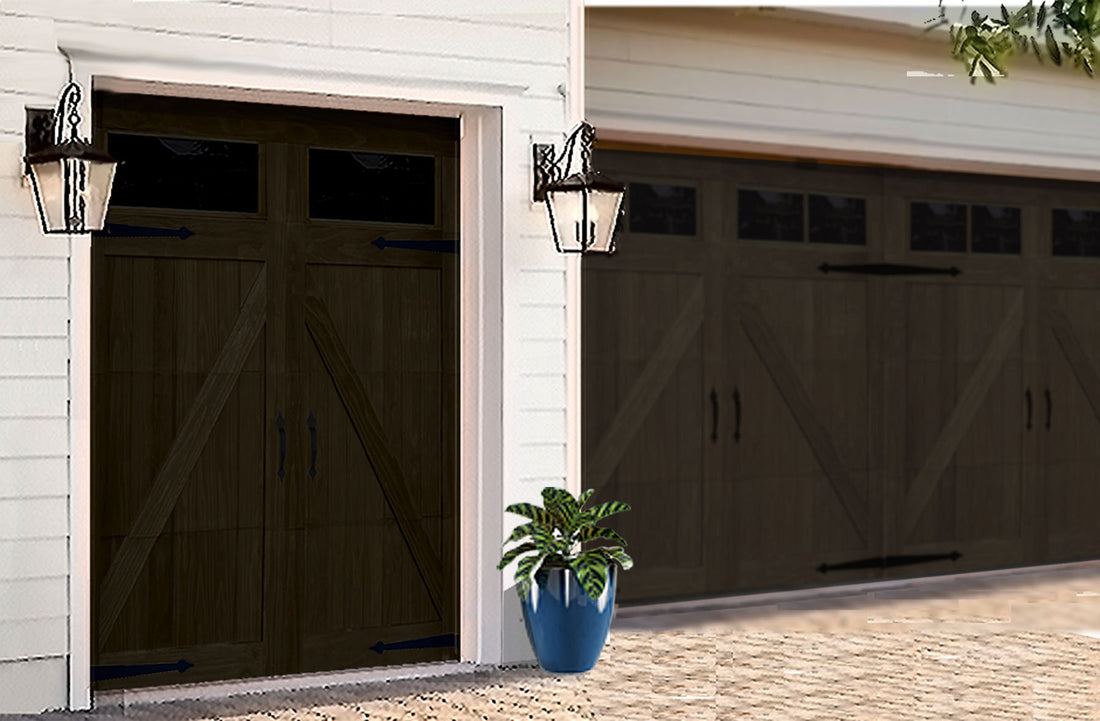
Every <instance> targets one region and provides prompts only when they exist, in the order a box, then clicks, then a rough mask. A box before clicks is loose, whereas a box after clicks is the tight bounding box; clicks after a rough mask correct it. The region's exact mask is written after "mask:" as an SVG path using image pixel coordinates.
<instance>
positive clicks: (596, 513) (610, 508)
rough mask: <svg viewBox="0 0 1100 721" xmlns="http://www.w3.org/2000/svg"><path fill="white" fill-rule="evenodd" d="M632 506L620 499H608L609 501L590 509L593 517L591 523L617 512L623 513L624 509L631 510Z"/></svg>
mask: <svg viewBox="0 0 1100 721" xmlns="http://www.w3.org/2000/svg"><path fill="white" fill-rule="evenodd" d="M629 510H630V506H629V505H628V504H626V503H620V502H619V501H608V502H607V503H601V504H600V505H598V506H596V507H594V508H593V509H592V510H590V511H588V513H589V514H590V517H591V519H592V520H591V523H596V522H597V521H599V520H601V519H604V518H607V517H608V516H613V515H615V514H616V513H622V512H623V511H629Z"/></svg>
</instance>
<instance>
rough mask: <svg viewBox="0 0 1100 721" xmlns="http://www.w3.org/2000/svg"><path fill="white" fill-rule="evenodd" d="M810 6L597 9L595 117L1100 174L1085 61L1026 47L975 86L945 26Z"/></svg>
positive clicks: (799, 148) (774, 142)
mask: <svg viewBox="0 0 1100 721" xmlns="http://www.w3.org/2000/svg"><path fill="white" fill-rule="evenodd" d="M806 15H807V14H806V13H802V14H801V15H798V16H797V17H799V18H801V19H802V20H803V21H802V22H792V18H793V17H795V16H794V15H789V14H787V15H785V14H784V13H783V12H782V11H780V12H776V13H767V14H760V13H755V12H750V11H748V9H744V11H742V12H733V11H730V10H728V9H725V10H723V9H713V10H709V9H697V10H693V11H685V12H683V13H673V12H668V11H664V10H657V9H614V10H613V9H609V8H605V9H601V10H598V11H589V13H588V26H587V28H588V34H587V58H586V70H587V77H586V97H587V104H588V116H589V118H590V119H591V120H592V121H593V122H595V123H596V124H597V126H598V127H602V128H604V129H605V130H610V131H611V132H612V134H613V135H615V133H619V134H620V135H623V134H627V135H629V134H631V133H633V134H635V135H638V136H645V135H649V136H665V137H668V138H681V139H684V138H702V139H714V140H715V141H718V142H723V141H736V142H739V143H742V145H743V146H745V147H746V148H749V147H751V145H752V144H757V145H760V146H766V147H768V148H771V149H773V150H774V149H781V148H785V149H786V152H788V153H791V154H797V153H799V152H805V151H806V150H809V151H813V150H815V149H817V150H826V151H828V150H833V151H838V152H844V151H853V152H857V151H858V152H860V153H866V154H879V155H883V156H886V155H890V156H898V155H900V156H909V157H912V158H914V159H915V160H919V161H920V162H921V163H923V164H927V163H928V162H929V159H936V158H941V159H944V160H951V161H956V160H959V161H966V162H972V163H982V162H985V163H1000V164H1012V165H1017V166H1037V167H1047V168H1068V169H1093V170H1096V171H1098V172H1100V127H1098V126H1097V124H1096V123H1095V122H1094V119H1095V117H1096V115H1097V113H1098V112H1100V94H1098V93H1096V92H1095V86H1094V84H1093V83H1092V82H1091V81H1090V80H1089V79H1088V78H1087V77H1086V76H1085V75H1084V73H1082V72H1081V71H1079V70H1074V69H1072V68H1061V69H1056V68H1050V67H1040V66H1038V65H1037V64H1036V63H1035V62H1034V61H1033V60H1031V59H1029V58H1027V57H1020V58H1017V59H1016V60H1015V62H1013V63H1012V64H1011V66H1010V69H1009V72H1010V77H1009V78H1006V79H1003V80H1001V81H1000V82H998V83H997V84H996V85H994V86H989V85H987V84H986V83H984V82H979V83H978V84H976V85H971V84H970V82H969V79H968V78H967V77H966V76H965V72H964V70H963V68H962V66H961V65H960V64H958V63H956V62H955V61H953V60H952V59H951V58H950V57H949V46H948V42H947V38H946V35H945V34H942V33H941V34H938V35H922V34H921V33H920V32H919V31H917V30H909V29H906V28H903V27H902V26H901V25H898V26H895V29H893V30H891V29H889V28H886V27H885V26H884V28H885V29H882V30H879V31H871V30H867V29H859V28H847V27H843V26H841V25H838V24H818V23H816V22H805V21H804V20H805V17H806ZM810 15H811V16H812V14H810ZM911 70H920V71H924V72H930V73H944V74H951V73H953V74H955V77H942V78H925V77H907V72H908V71H911ZM1051 128H1058V131H1057V132H1050V129H1051ZM624 137H625V136H624Z"/></svg>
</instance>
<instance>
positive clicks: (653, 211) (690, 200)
mask: <svg viewBox="0 0 1100 721" xmlns="http://www.w3.org/2000/svg"><path fill="white" fill-rule="evenodd" d="M630 232H631V233H659V234H662V235H695V188H692V187H690V186H682V185H657V184H653V183H631V184H630Z"/></svg>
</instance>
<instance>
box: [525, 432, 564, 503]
mask: <svg viewBox="0 0 1100 721" xmlns="http://www.w3.org/2000/svg"><path fill="white" fill-rule="evenodd" d="M520 445H521V447H522V448H523V466H522V467H521V468H520V472H519V479H520V480H521V481H526V480H528V479H539V478H554V479H556V480H558V481H559V482H562V481H564V478H565V444H563V443H522V444H520ZM547 485H551V484H547ZM555 485H557V484H555ZM541 490H542V489H541V488H539V489H538V491H536V493H535V494H534V495H535V496H536V497H537V496H538V492H539V491H541Z"/></svg>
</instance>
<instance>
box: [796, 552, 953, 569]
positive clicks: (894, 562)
mask: <svg viewBox="0 0 1100 721" xmlns="http://www.w3.org/2000/svg"><path fill="white" fill-rule="evenodd" d="M960 558H962V554H961V553H959V552H958V551H952V552H951V553H932V554H924V555H907V556H872V557H870V558H861V559H858V560H855V561H845V562H844V563H832V564H829V563H823V564H821V565H820V566H818V567H817V570H818V572H819V573H828V572H829V571H846V570H850V569H856V568H883V569H885V568H891V567H893V566H911V565H913V564H914V563H930V562H932V561H948V560H950V561H957V560H959V559H960Z"/></svg>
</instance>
